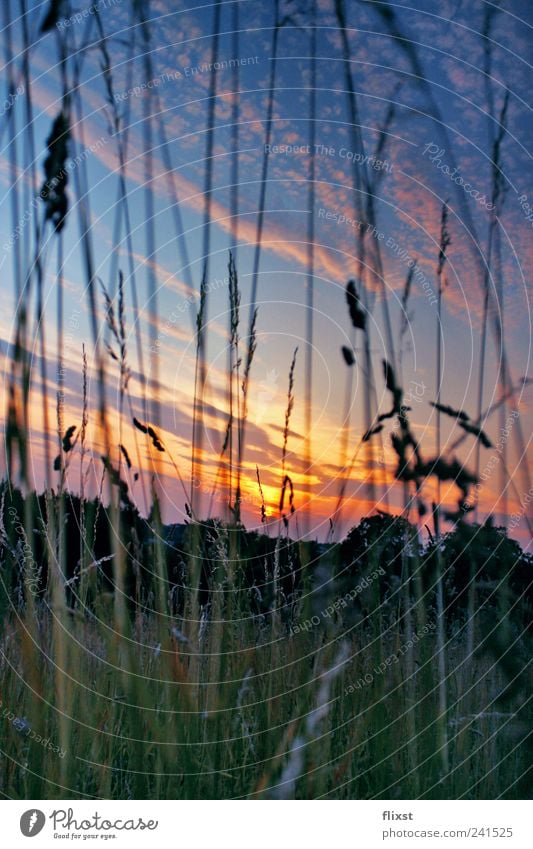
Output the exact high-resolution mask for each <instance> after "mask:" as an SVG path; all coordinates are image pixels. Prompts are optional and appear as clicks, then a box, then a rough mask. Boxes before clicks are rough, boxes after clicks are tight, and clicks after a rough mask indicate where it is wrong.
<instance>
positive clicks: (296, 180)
mask: <svg viewBox="0 0 533 849" xmlns="http://www.w3.org/2000/svg"><path fill="white" fill-rule="evenodd" d="M271 5H272V8H270V7H269V8H268V9H259V10H258V9H255V10H252V11H250V8H249V4H240V3H231V2H229V3H221V2H215V3H214V4H213V5H212V7H209V8H207V7H206V8H204V7H203V6H202V7H201V8H200V9H196V10H194V9H193V10H192V11H191V10H185V9H181V8H180V9H179V10H176V9H171V8H170V6H172V4H167V3H165V2H163V3H162V7H164V8H165V9H166V11H167V13H168V14H167V16H165V15H163V14H160V13H161V10H160V9H155V6H156V4H150V3H139V2H132V3H129V2H128V3H126V2H123V3H119V2H118V0H117V2H116V3H115V4H113V3H110V2H109V0H108V2H107V3H97V4H94V5H93V6H91V8H90V10H89V11H87V14H86V15H85V14H83V13H81V12H76V11H75V10H73V9H71V8H70V4H68V3H67V4H61V3H57V2H49V3H45V4H40V5H39V4H33V3H30V4H28V3H27V2H26V0H20V3H14V2H6V3H5V4H4V29H3V31H2V39H3V46H4V54H3V56H4V59H3V62H4V74H5V79H6V80H7V96H6V101H5V104H4V107H3V112H2V116H1V120H2V122H3V123H2V127H1V132H2V142H3V145H4V147H3V149H2V154H1V156H2V158H1V161H0V165H1V175H0V176H1V178H2V180H3V189H5V192H4V194H3V198H2V202H1V207H2V210H3V211H4V210H5V220H6V221H8V222H9V223H8V224H7V225H6V227H4V230H6V229H7V231H8V235H7V236H6V235H5V233H4V237H5V238H6V241H5V244H4V246H3V262H2V266H0V267H1V268H3V279H4V283H5V289H6V294H5V301H4V305H7V311H6V315H7V316H8V318H7V319H6V320H4V319H2V322H3V323H2V326H1V332H2V338H1V339H0V342H1V343H2V348H1V351H2V363H3V402H4V406H3V409H4V411H5V415H4V421H3V431H2V435H3V444H4V451H3V461H2V462H3V465H4V468H3V469H2V473H3V479H2V482H1V484H0V676H1V689H0V764H1V769H0V794H1V795H2V797H4V798H9V799H81V798H99V799H326V798H327V799H389V800H406V799H419V798H420V799H521V798H522V799H523V798H530V794H531V771H532V766H533V763H532V760H531V751H532V749H531V746H530V745H529V744H530V742H531V741H530V739H529V738H530V735H531V720H532V706H531V692H530V691H531V677H530V658H531V653H532V648H533V644H532V639H531V637H532V634H531V613H532V609H533V595H532V570H533V559H532V558H533V555H532V554H531V552H530V544H531V538H532V535H533V534H532V523H531V518H530V517H531V509H530V506H531V502H532V500H533V488H532V486H531V479H530V473H529V466H528V447H529V437H528V421H529V419H528V392H529V386H530V381H529V379H528V378H527V367H528V364H529V363H528V357H529V354H528V345H529V341H530V331H531V325H530V321H529V320H528V316H529V312H528V310H529V307H530V304H529V301H528V299H527V288H526V287H525V286H522V282H523V274H522V271H523V270H524V269H525V271H526V272H527V255H526V249H525V247H524V243H525V236H524V233H525V232H526V231H525V228H526V227H527V226H529V224H530V222H529V220H527V215H528V208H527V202H526V201H524V200H522V202H521V205H520V208H519V209H518V208H517V207H513V208H512V210H508V207H509V203H508V202H507V201H506V198H507V197H508V195H509V194H510V193H511V187H513V190H515V189H516V186H515V184H516V185H519V180H520V173H521V170H522V166H521V165H520V161H519V160H518V159H517V158H516V157H514V156H513V155H511V152H510V150H515V148H512V147H511V145H512V144H514V143H515V142H516V137H515V135H514V134H515V133H516V134H518V136H520V132H519V130H520V127H521V123H520V122H521V121H522V119H523V114H524V113H523V111H521V110H522V107H523V106H524V103H523V101H522V100H521V99H520V97H519V94H518V92H519V91H521V90H522V89H521V88H520V86H521V83H520V80H521V77H520V75H519V70H516V68H515V66H514V65H513V67H512V69H508V70H509V78H510V79H512V80H513V81H514V82H513V86H515V87H514V88H513V86H511V84H509V86H503V84H502V83H501V81H500V79H499V75H500V73H503V70H505V69H506V59H505V57H503V58H502V56H501V55H500V53H499V52H498V51H499V47H501V45H498V43H497V42H496V41H495V40H494V38H495V37H494V32H495V27H496V25H497V22H499V21H502V22H503V23H502V26H504V31H505V33H507V34H509V33H511V34H512V32H514V30H513V27H514V26H515V23H514V22H513V21H512V20H511V16H510V15H509V16H508V15H507V14H506V13H504V11H502V10H501V9H499V8H498V4H493V5H492V6H490V7H489V6H488V5H487V6H486V8H485V5H484V4H482V3H480V4H477V3H475V4H473V6H475V21H476V27H475V28H474V29H473V30H472V33H473V35H472V34H470V35H468V38H470V37H472V39H473V42H472V43H473V44H475V46H476V50H477V53H476V54H475V55H476V62H477V65H476V69H477V71H479V74H480V80H481V81H480V82H479V87H478V88H477V89H476V92H477V94H476V96H477V97H478V98H480V99H481V98H482V99H483V115H482V118H479V121H478V117H479V116H477V113H476V115H475V118H476V121H474V120H473V123H472V126H470V125H468V126H469V129H468V132H469V136H468V139H467V138H466V136H461V138H462V139H463V141H462V142H458V141H457V138H458V136H457V137H455V135H454V130H453V126H454V122H455V121H456V119H457V116H458V115H459V116H461V115H463V113H461V112H460V111H457V112H455V111H454V110H455V109H456V108H457V110H459V107H456V105H455V101H454V100H453V98H452V95H451V94H450V91H452V89H447V94H446V95H442V92H441V91H440V89H439V85H440V83H437V82H436V81H435V79H433V78H432V77H431V76H430V71H429V70H428V71H427V74H426V71H425V70H424V68H425V65H424V61H425V60H424V59H423V56H422V54H423V50H422V48H421V47H420V44H419V42H418V41H417V37H418V36H419V37H420V38H422V36H424V38H426V39H427V40H428V42H430V41H431V38H432V34H431V31H430V30H427V31H426V29H424V26H426V25H427V21H425V20H423V18H424V14H425V13H424V14H423V13H422V12H420V19H418V18H417V20H416V22H415V24H416V26H415V24H413V27H414V28H415V29H416V27H418V26H420V30H418V29H417V30H416V32H417V33H418V36H417V37H415V36H414V35H413V33H411V35H412V37H410V38H407V36H404V30H403V23H404V19H405V20H406V21H407V20H408V19H409V16H408V14H407V12H406V11H405V10H404V11H403V12H397V11H396V12H395V11H394V10H393V7H392V6H389V5H388V4H387V3H378V4H373V5H374V6H375V8H373V9H369V8H367V7H368V6H369V4H367V3H353V4H352V3H348V2H344V0H335V2H332V3H331V4H330V6H328V5H327V4H322V3H319V2H318V1H317V0H316V1H315V0H306V2H303V3H301V4H297V3H293V2H290V0H287V2H284V0H275V2H274V3H273V4H271ZM115 6H116V8H114V7H115ZM167 6H169V8H168V9H167ZM241 6H242V8H241ZM15 7H16V9H15ZM67 7H68V8H67ZM100 7H101V8H100ZM152 7H153V8H152ZM478 7H479V8H478ZM394 8H396V7H394ZM460 14H462V12H461V13H460ZM472 14H474V13H472ZM174 15H176V18H175V19H174V17H173V16H174ZM182 15H184V16H185V17H183V18H182V17H180V16H182ZM167 17H168V18H169V19H170V20H168V21H167ZM272 17H273V19H272ZM271 19H272V20H271ZM356 24H357V26H356ZM370 24H372V26H376V27H378V26H379V27H380V30H379V33H378V36H379V38H380V39H382V40H383V41H382V42H379V44H382V49H383V50H387V51H388V50H391V51H392V55H393V56H396V55H397V57H398V65H397V67H396V66H394V67H393V68H386V66H385V64H384V63H383V64H380V65H378V64H377V61H374V60H375V58H376V57H375V55H372V56H369V54H368V51H367V50H366V44H365V43H364V41H363V42H362V41H361V37H360V33H359V30H358V27H363V26H370ZM431 25H433V24H431ZM406 26H407V24H406ZM427 26H429V25H427ZM166 27H168V29H166ZM506 28H507V29H506ZM362 31H363V30H361V32H362ZM368 32H369V33H370V35H368V38H374V36H375V32H374V31H373V30H371V29H370V30H368ZM405 32H407V29H406V30H405ZM358 33H359V34H358ZM441 35H442V34H441ZM178 36H179V41H176V42H174V41H173V40H172V39H173V38H174V37H175V38H176V39H177V38H178ZM378 36H376V37H378ZM443 37H444V36H443ZM465 38H466V36H465ZM284 39H286V40H284ZM204 40H205V43H204ZM196 42H199V43H200V42H201V44H200V46H198V45H197V44H196ZM443 43H444V42H443ZM175 44H178V45H179V50H180V51H183V53H179V67H180V68H181V71H180V70H176V67H177V66H176V67H174V65H172V62H174V63H175V62H177V61H178V60H176V59H175ZM378 46H379V45H378ZM163 48H165V50H168V51H171V55H172V57H174V58H173V59H172V62H171V63H170V64H168V63H166V64H165V62H164V61H163V60H162V59H161V57H160V54H159V52H158V51H159V50H163ZM176 49H177V48H176ZM472 49H473V48H472ZM284 50H285V51H288V54H287V55H285V53H284ZM291 51H292V58H291V55H290V53H291ZM324 51H326V52H327V51H329V53H330V54H331V55H330V56H329V59H328V68H327V70H324V66H323V64H321V63H322V62H323V61H324ZM178 52H179V51H178ZM165 55H166V54H165ZM469 55H470V54H469ZM387 56H388V53H387ZM289 58H290V59H291V65H290V68H291V70H290V72H287V73H288V74H289V77H288V79H286V78H285V77H284V76H283V75H284V73H285V71H284V68H285V66H286V65H287V64H288V63H287V62H286V61H284V60H287V59H289ZM300 61H301V62H303V66H302V67H303V69H302V68H300V66H299V65H298V62H300ZM387 61H389V59H387ZM435 61H436V60H435ZM438 61H441V60H440V59H439V60H438ZM442 61H443V62H444V60H442ZM384 62H385V59H384ZM357 63H361V64H362V65H364V66H365V69H364V70H361V72H360V73H361V75H362V76H361V78H360V77H359V76H358V73H359V72H358V71H357V70H356V69H357V68H358V67H359V66H358V64H357ZM446 67H447V66H445V64H443V65H442V68H443V69H444V70H445V69H446ZM516 67H517V68H518V65H516ZM502 68H503V70H502ZM444 70H443V73H444ZM511 70H513V71H516V73H515V74H513V73H511ZM389 71H392V72H393V73H392V76H388V72H389ZM367 73H368V74H369V77H368V79H367V77H366V76H365V74H367ZM472 73H473V71H472ZM248 74H250V75H252V76H250V77H248V76H247V75H248ZM457 74H458V72H457ZM255 75H258V76H255ZM404 76H405V77H406V78H408V79H407V82H406V81H405V79H404ZM515 76H516V78H517V79H518V82H516V81H515ZM451 78H452V79H453V80H454V81H455V82H454V85H455V84H456V86H457V91H462V88H461V86H463V85H464V86H466V83H468V82H469V78H468V77H467V78H466V83H465V81H464V80H463V79H462V78H461V80H460V81H459V82H457V79H458V77H457V75H456V77H453V76H452V77H451ZM439 79H440V77H439ZM185 85H188V86H191V88H188V89H187V90H186V91H185V92H184V89H183V88H179V86H185ZM450 85H451V84H450ZM194 86H196V88H194ZM365 86H366V88H365ZM402 86H405V88H407V89H408V88H409V86H411V89H409V91H408V92H405V93H404V89H402V91H400V89H401V87H402ZM165 87H167V88H168V91H166V90H165ZM385 90H386V91H387V96H386V98H382V97H381V93H382V92H384V91H385ZM250 92H251V94H250ZM287 92H289V94H287ZM452 94H453V95H454V96H455V94H456V92H455V89H453V91H452ZM378 95H379V96H378ZM469 95H470V92H469ZM404 96H405V100H402V98H404ZM472 96H473V95H472ZM410 97H411V98H412V99H411V100H410V99H409V98H410ZM442 97H444V98H445V99H444V101H442V100H441V98H442ZM447 97H449V98H450V101H449V102H448V101H447V100H446V98H447ZM172 98H178V99H179V104H178V105H176V104H174V103H173V100H172ZM254 98H255V99H254ZM382 100H383V101H384V102H383V103H382V102H381V101H382ZM463 101H464V102H463ZM331 103H334V104H335V109H332V110H331V111H328V110H329V107H330V104H331ZM464 103H468V104H469V105H471V101H470V100H468V98H467V96H466V95H465V96H464V97H463V95H461V104H460V108H461V109H463V108H464ZM302 104H303V105H302ZM447 108H449V112H447V111H446V109H447ZM173 109H175V110H176V115H177V116H178V118H176V121H175V122H174V116H173V115H172V114H167V113H172V111H173ZM0 111H1V110H0ZM406 115H407V117H406ZM468 115H469V116H470V112H469V113H468ZM287 116H289V118H288V117H287ZM341 119H342V120H341ZM463 119H464V116H463ZM426 120H427V121H428V122H429V123H428V124H427V125H426V124H424V123H422V124H420V125H419V123H417V122H419V121H426ZM465 120H466V119H465ZM365 122H367V123H365ZM476 122H477V123H476ZM419 126H422V127H424V132H426V133H428V135H424V136H422V135H421V134H420V133H421V132H422V131H419V130H418V127H419ZM250 127H252V128H253V129H250ZM428 127H431V128H432V132H433V135H429V130H428ZM480 127H481V128H480ZM517 127H518V129H517ZM332 128H333V129H332ZM509 128H511V129H509ZM511 130H512V132H511ZM520 131H521V130H520ZM98 132H100V133H101V135H100V136H98ZM402 134H405V137H403V136H402ZM439 134H440V136H439ZM459 135H460V134H459ZM406 139H407V142H406V144H408V145H410V146H411V148H412V149H414V148H417V149H418V152H417V153H416V154H413V156H414V157H418V158H417V159H414V160H413V162H414V165H413V162H411V163H410V165H411V166H412V167H411V170H409V169H407V170H408V171H409V178H410V182H409V183H408V185H407V189H406V188H405V187H404V186H403V184H402V183H401V179H403V177H404V176H405V174H404V172H403V171H402V172H401V175H402V176H400V177H398V176H397V174H398V172H400V169H401V168H407V165H405V153H404V151H403V148H401V147H400V148H397V147H396V146H395V145H396V144H399V143H400V142H405V141H406ZM415 139H416V141H415ZM432 139H433V141H432ZM452 140H454V143H452ZM437 142H438V143H437ZM467 142H468V144H469V145H471V146H472V148H475V150H476V151H480V150H482V149H483V151H486V152H484V153H483V163H484V166H487V163H488V166H487V167H486V172H482V171H481V169H480V168H479V167H477V166H476V167H473V166H472V163H471V162H470V161H469V160H468V157H467V156H466V155H464V145H465V144H466V143H467ZM252 144H253V145H255V146H254V147H252ZM424 146H425V147H424ZM516 147H518V144H517V145H516ZM524 150H525V148H524ZM343 151H345V153H344V154H343ZM469 151H470V148H469ZM313 152H314V153H313ZM515 153H516V151H515ZM444 156H447V157H448V159H447V161H448V163H449V166H448V165H447V166H446V168H448V170H447V171H446V170H445V168H444V166H443V165H442V162H441V159H442V157H444ZM463 156H464V158H462V157H463ZM289 157H296V158H295V159H289ZM298 157H300V159H298ZM454 157H455V158H454ZM455 161H457V162H461V167H464V168H465V173H466V168H467V167H470V169H471V171H472V173H473V175H474V176H473V177H471V178H470V179H472V181H474V178H475V177H476V176H477V178H478V179H479V186H480V190H479V191H478V192H477V194H476V196H474V195H473V194H471V193H466V192H465V190H464V188H463V187H464V185H465V184H464V181H463V183H462V184H459V183H458V181H457V180H452V179H450V178H449V175H450V174H452V172H453V174H454V173H455V172H457V170H458V167H457V166H456V167H455V171H453V167H454V165H455ZM302 163H303V165H302ZM300 166H301V168H302V169H303V170H302V171H301V172H300V171H299V168H300ZM341 168H345V169H346V170H345V171H344V172H342V174H341V172H340V169H341ZM423 168H427V169H428V170H427V171H424V172H423V174H424V175H425V176H424V179H425V180H426V183H424V189H427V196H426V195H423V196H422V197H423V199H424V200H423V202H422V201H420V197H419V195H417V194H416V192H417V191H418V189H419V188H420V185H419V183H418V182H417V180H418V178H419V177H420V179H422V177H421V174H422V171H421V170H420V169H423ZM328 169H330V170H328ZM428 174H429V176H428ZM415 177H416V178H417V179H415ZM411 178H412V179H411ZM437 179H438V180H443V181H444V186H442V185H440V184H439V185H440V188H439V190H438V191H433V188H432V186H433V183H432V180H437ZM388 180H390V181H391V182H390V188H387V187H388V186H389V183H388V182H387V181H388ZM396 180H398V181H400V182H395V181H396ZM513 181H514V182H513ZM415 183H416V185H415ZM473 184H474V183H473ZM468 185H470V184H468ZM250 187H252V188H250ZM383 187H385V188H383ZM430 188H431V191H430ZM482 192H483V195H482ZM467 194H468V196H467ZM481 196H483V198H485V201H484V205H483V209H481V201H480V198H481ZM525 197H526V196H525V195H522V198H525ZM400 200H401V202H402V204H403V206H401V205H400ZM335 204H336V206H335ZM524 204H526V206H524ZM297 215H299V216H300V217H299V218H298V217H297ZM507 215H509V219H508V218H507V217H506V216H507ZM295 222H296V223H295ZM502 222H505V226H504V224H503V223H502ZM321 227H325V228H331V229H329V230H322V229H320V228H321ZM509 234H511V236H509ZM328 239H330V240H329V241H328ZM508 240H509V241H508ZM513 240H514V241H513ZM480 246H481V247H480ZM517 254H518V255H519V256H520V258H521V260H522V261H523V268H522V267H521V268H520V274H521V275H522V276H521V277H520V279H519V276H518V272H517V270H516V268H515V266H514V265H513V262H514V258H515V257H516V255H517ZM463 282H464V286H463ZM465 293H466V294H465ZM517 305H518V306H517ZM513 309H514V312H513ZM465 328H468V332H469V334H470V335H469V336H468V335H467V333H466V329H465ZM468 356H470V360H469V359H468ZM467 366H468V368H467Z"/></svg>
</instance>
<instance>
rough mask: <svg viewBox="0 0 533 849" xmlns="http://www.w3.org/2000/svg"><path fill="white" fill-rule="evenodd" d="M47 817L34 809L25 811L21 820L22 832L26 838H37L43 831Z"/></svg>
mask: <svg viewBox="0 0 533 849" xmlns="http://www.w3.org/2000/svg"><path fill="white" fill-rule="evenodd" d="M45 822H46V817H45V815H44V814H43V812H42V811H39V810H37V809H36V808H33V809H31V810H29V811H25V812H24V813H23V814H22V816H21V818H20V830H21V832H22V833H23V835H24V837H35V836H36V835H37V834H39V832H40V831H42V830H43V827H44V824H45Z"/></svg>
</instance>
